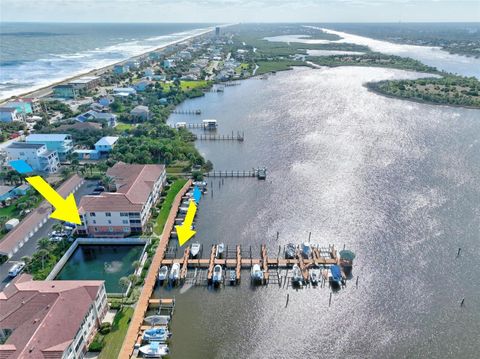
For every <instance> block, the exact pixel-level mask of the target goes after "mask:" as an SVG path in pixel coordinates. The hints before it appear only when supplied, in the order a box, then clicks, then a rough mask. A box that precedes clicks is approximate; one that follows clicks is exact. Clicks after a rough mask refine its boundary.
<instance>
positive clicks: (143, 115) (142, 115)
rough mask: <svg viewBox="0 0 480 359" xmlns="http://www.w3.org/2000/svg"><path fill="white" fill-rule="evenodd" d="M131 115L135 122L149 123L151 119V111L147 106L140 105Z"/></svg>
mask: <svg viewBox="0 0 480 359" xmlns="http://www.w3.org/2000/svg"><path fill="white" fill-rule="evenodd" d="M130 115H131V116H132V117H133V119H135V120H141V121H147V120H149V119H150V110H149V109H148V107H147V106H142V105H139V106H136V107H135V108H134V109H133V110H132V111H130Z"/></svg>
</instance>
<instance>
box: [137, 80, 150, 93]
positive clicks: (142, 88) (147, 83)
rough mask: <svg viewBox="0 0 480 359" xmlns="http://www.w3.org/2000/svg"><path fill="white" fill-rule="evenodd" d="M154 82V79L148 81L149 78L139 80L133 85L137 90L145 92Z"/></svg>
mask: <svg viewBox="0 0 480 359" xmlns="http://www.w3.org/2000/svg"><path fill="white" fill-rule="evenodd" d="M152 84H153V82H152V81H148V80H140V81H138V82H137V83H135V84H134V85H133V88H134V89H135V90H136V91H137V92H143V91H145V90H146V89H147V88H148V87H149V86H151V85H152Z"/></svg>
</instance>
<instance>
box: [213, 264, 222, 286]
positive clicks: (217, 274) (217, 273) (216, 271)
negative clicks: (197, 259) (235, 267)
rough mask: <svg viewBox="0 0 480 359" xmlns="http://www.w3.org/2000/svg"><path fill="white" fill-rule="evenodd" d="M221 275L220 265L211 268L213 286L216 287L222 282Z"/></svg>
mask: <svg viewBox="0 0 480 359" xmlns="http://www.w3.org/2000/svg"><path fill="white" fill-rule="evenodd" d="M222 273H223V269H222V266H221V265H220V264H217V265H216V266H215V267H213V276H212V282H213V284H214V285H218V284H220V283H221V282H222Z"/></svg>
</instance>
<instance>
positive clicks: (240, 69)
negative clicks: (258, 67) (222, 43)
mask: <svg viewBox="0 0 480 359" xmlns="http://www.w3.org/2000/svg"><path fill="white" fill-rule="evenodd" d="M248 66H249V65H248V64H247V63H242V64H240V65H238V66H237V67H236V68H235V73H236V74H237V75H240V74H241V73H242V72H243V71H244V70H248Z"/></svg>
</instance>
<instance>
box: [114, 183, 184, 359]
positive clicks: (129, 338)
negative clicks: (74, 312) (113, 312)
mask: <svg viewBox="0 0 480 359" xmlns="http://www.w3.org/2000/svg"><path fill="white" fill-rule="evenodd" d="M191 186H192V181H191V180H188V181H187V183H186V184H185V185H184V186H183V188H182V189H181V190H180V192H178V194H177V196H176V197H175V200H174V201H173V203H172V209H171V210H170V214H169V215H168V218H167V221H166V223H165V226H164V228H163V232H162V235H161V237H160V242H159V244H158V247H157V249H156V251H155V254H154V256H153V258H152V263H151V265H150V268H149V270H148V273H147V276H146V277H145V283H144V285H143V288H142V292H141V293H140V297H139V299H138V301H137V305H136V306H135V311H134V313H133V316H132V319H131V320H130V325H129V327H128V331H127V335H126V336H125V340H124V341H123V345H122V349H121V350H120V353H119V356H118V357H119V358H120V359H129V358H130V357H131V355H132V353H133V349H134V346H135V344H136V343H137V341H138V337H139V335H141V326H142V325H143V321H144V318H145V313H146V312H147V310H148V306H149V303H150V300H151V297H152V294H153V290H154V287H155V284H156V283H157V275H158V270H159V268H160V266H161V263H162V260H163V258H164V256H165V251H166V249H167V246H168V242H169V239H170V232H171V231H172V229H173V226H174V224H175V217H176V215H177V211H178V208H179V207H180V204H181V203H182V196H184V195H185V193H186V192H187V191H188V190H189V189H190V187H191Z"/></svg>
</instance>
